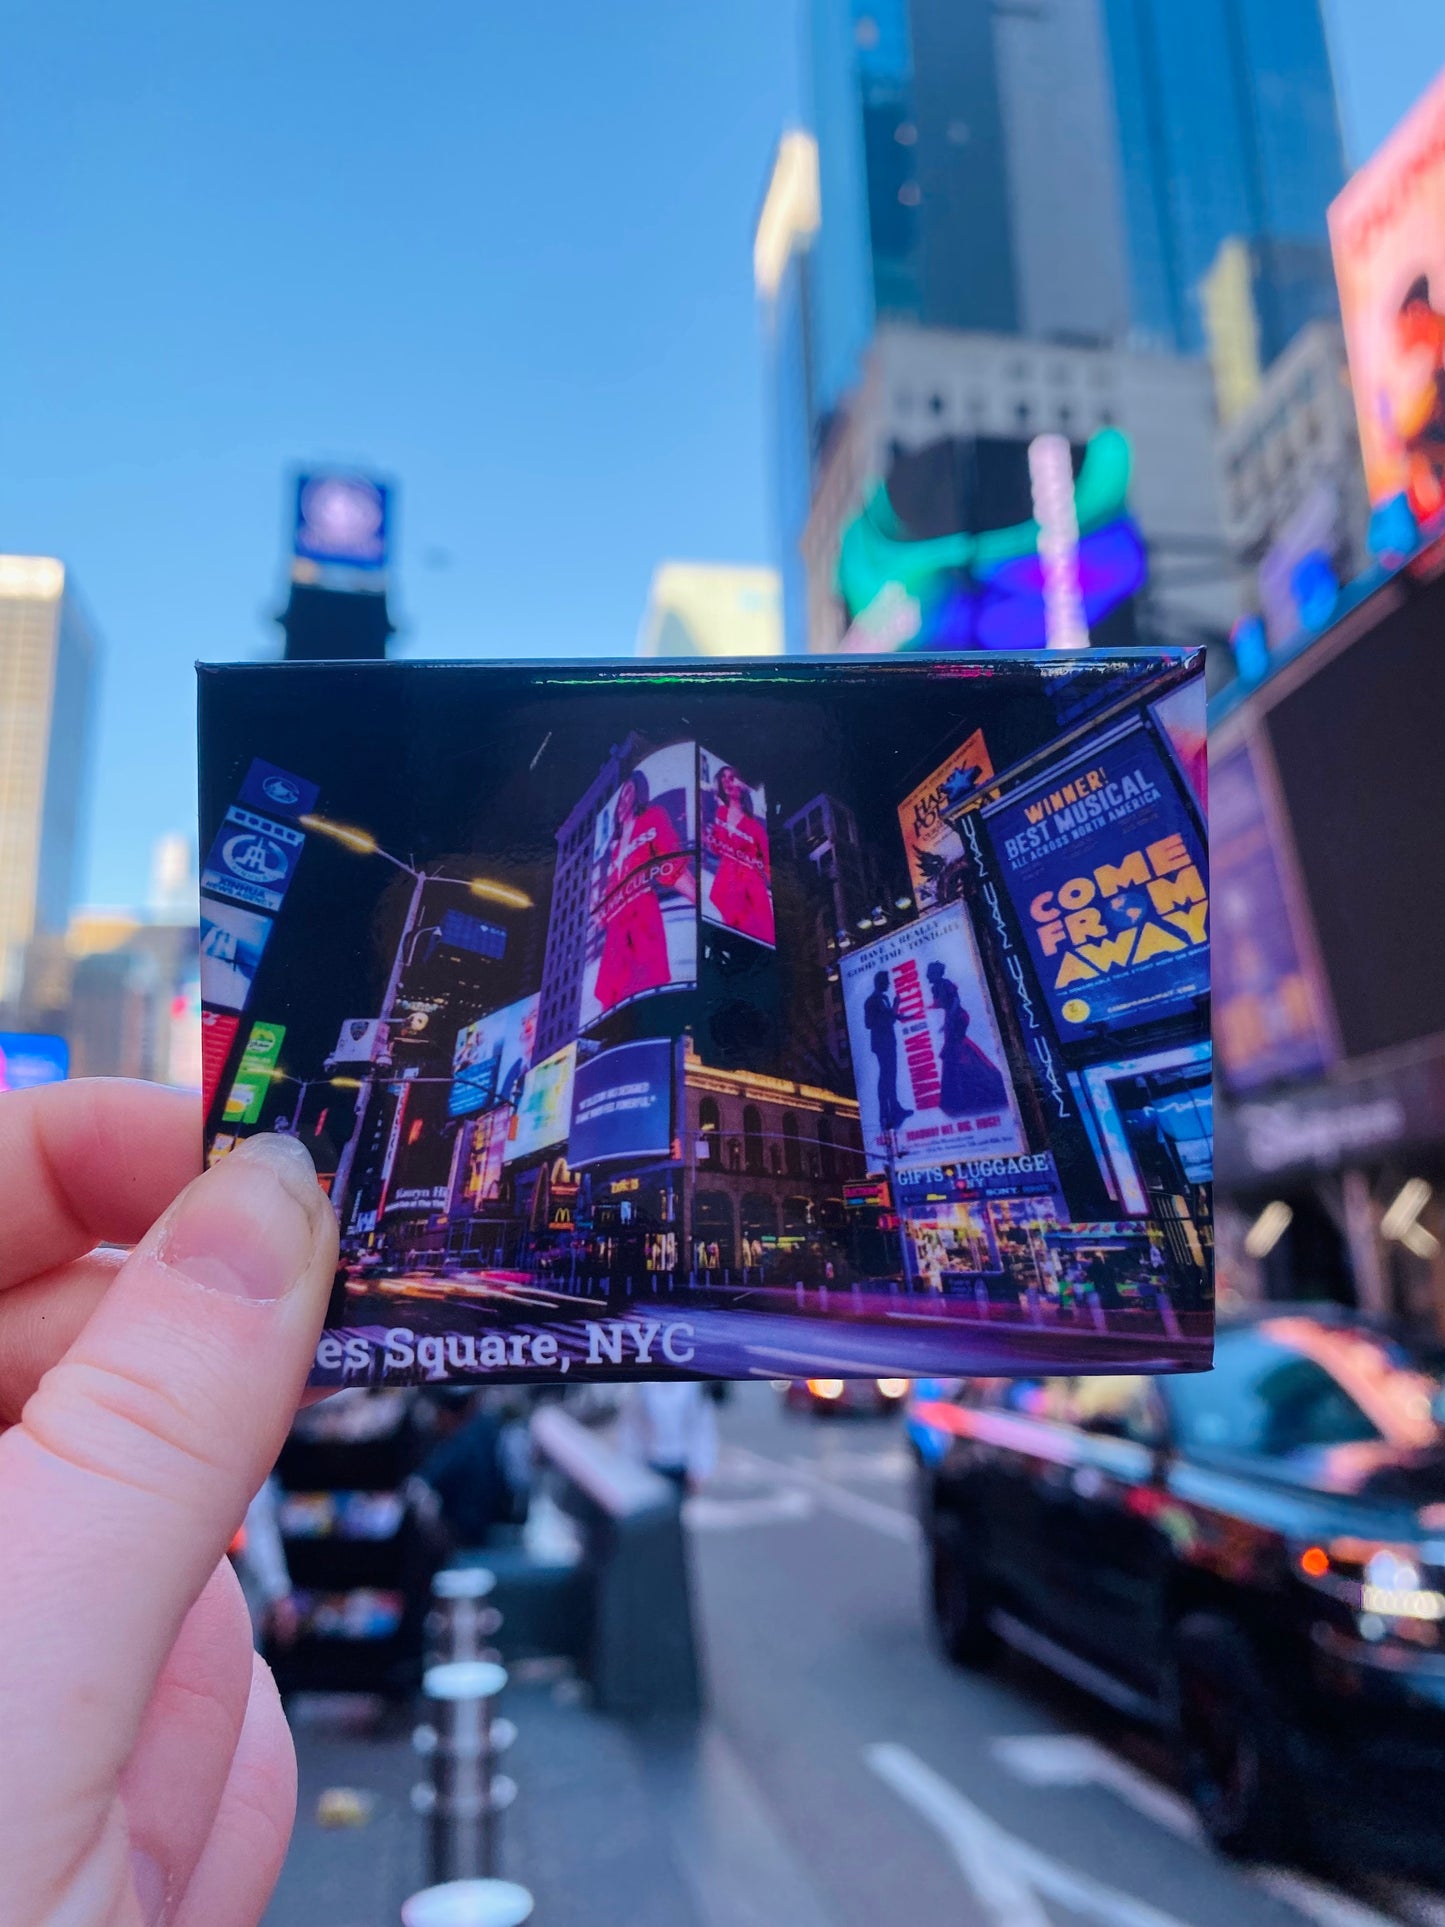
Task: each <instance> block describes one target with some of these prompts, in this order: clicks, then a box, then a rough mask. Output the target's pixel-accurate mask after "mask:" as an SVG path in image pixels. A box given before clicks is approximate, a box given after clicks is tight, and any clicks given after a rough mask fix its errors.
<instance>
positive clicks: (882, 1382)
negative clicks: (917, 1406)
mask: <svg viewBox="0 0 1445 1927" xmlns="http://www.w3.org/2000/svg"><path fill="white" fill-rule="evenodd" d="M877 1385H878V1390H879V1392H880V1393H881V1394H882V1396H883V1397H884V1398H907V1396H908V1380H907V1379H906V1378H880V1379H878V1380H877Z"/></svg>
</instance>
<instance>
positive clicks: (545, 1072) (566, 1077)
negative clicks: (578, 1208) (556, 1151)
mask: <svg viewBox="0 0 1445 1927" xmlns="http://www.w3.org/2000/svg"><path fill="white" fill-rule="evenodd" d="M576 1067H577V1046H576V1045H575V1044H564V1045H563V1047H562V1049H561V1050H559V1051H553V1053H552V1055H551V1056H550V1057H544V1058H543V1059H542V1061H541V1063H540V1064H534V1065H533V1066H532V1068H531V1070H529V1071H528V1072H527V1075H526V1077H525V1078H523V1080H522V1091H521V1096H520V1097H519V1098H518V1100H517V1112H516V1116H515V1118H514V1120H513V1123H512V1134H511V1138H510V1140H509V1142H508V1144H507V1149H506V1158H507V1162H508V1163H513V1162H515V1161H516V1160H517V1159H518V1158H529V1157H531V1156H533V1155H534V1154H535V1153H536V1152H538V1151H545V1150H547V1149H548V1148H549V1147H550V1146H552V1145H554V1144H565V1143H566V1141H567V1126H568V1123H569V1122H570V1120H571V1116H572V1077H573V1073H574V1072H575V1070H576Z"/></svg>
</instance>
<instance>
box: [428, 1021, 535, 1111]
mask: <svg viewBox="0 0 1445 1927" xmlns="http://www.w3.org/2000/svg"><path fill="white" fill-rule="evenodd" d="M539 1003H540V999H539V998H538V997H536V996H531V997H521V998H519V999H518V1000H517V1002H516V1003H514V1004H507V1005H506V1006H505V1007H504V1008H503V1009H501V1010H494V1011H491V1012H490V1013H489V1014H488V1015H487V1016H485V1017H479V1018H478V1019H477V1020H476V1022H475V1023H472V1024H464V1025H463V1026H462V1028H461V1029H460V1030H459V1031H458V1032H457V1042H456V1049H455V1051H454V1052H453V1054H452V1091H451V1100H450V1109H451V1114H452V1116H453V1117H466V1116H468V1115H469V1114H470V1113H471V1112H473V1111H485V1110H487V1109H488V1108H489V1107H490V1106H491V1105H493V1104H515V1103H516V1102H517V1100H518V1098H519V1097H520V1096H521V1091H522V1079H523V1078H524V1077H525V1076H526V1074H527V1072H528V1071H529V1070H530V1068H531V1064H532V1050H533V1046H534V1045H535V1043H536V1041H537V1009H538V1005H539Z"/></svg>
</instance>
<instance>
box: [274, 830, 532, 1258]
mask: <svg viewBox="0 0 1445 1927" xmlns="http://www.w3.org/2000/svg"><path fill="white" fill-rule="evenodd" d="M298 820H299V822H300V825H301V827H302V829H303V830H310V831H312V832H314V833H315V834H316V835H317V836H324V837H329V838H330V840H331V841H332V842H333V843H339V844H340V845H341V847H342V848H343V849H344V850H350V851H351V853H352V855H353V856H367V857H379V858H380V859H381V861H382V862H383V863H389V864H390V865H391V866H392V868H393V869H394V870H403V871H405V872H406V874H407V875H408V876H409V877H410V878H411V879H412V891H411V901H410V903H409V904H408V905H407V912H406V921H405V922H404V923H403V924H402V927H401V935H400V937H399V938H398V940H397V946H396V955H395V956H394V957H393V959H392V964H391V974H390V976H389V977H388V978H387V981H386V989H385V991H384V992H383V993H382V999H381V1009H380V1011H379V1012H378V1013H377V1015H378V1016H379V1017H380V1019H381V1022H382V1024H383V1025H384V1026H387V1027H388V1031H387V1034H388V1036H389V1035H390V1030H389V1026H390V1023H391V1013H392V1006H393V1005H394V1004H395V1002H396V997H397V992H398V990H399V989H400V987H401V975H402V971H403V970H404V969H405V968H406V965H407V963H408V962H409V961H410V954H411V949H412V944H413V939H414V938H415V937H416V935H417V933H418V926H419V925H420V922H421V912H422V900H423V898H424V897H425V895H426V892H427V889H428V887H429V886H431V885H435V884H444V885H449V886H451V887H452V888H454V889H459V890H467V891H469V892H470V893H471V895H472V896H474V897H478V898H480V899H481V900H482V901H483V902H484V903H494V904H496V905H498V906H499V907H500V908H502V909H505V910H530V909H532V908H533V903H532V899H531V898H530V897H529V896H528V895H527V893H526V891H525V890H519V889H517V888H516V886H515V885H513V884H510V883H502V882H500V881H499V880H498V879H497V878H496V877H487V876H448V875H447V874H446V873H445V872H444V871H438V870H428V869H425V868H423V867H421V866H420V865H418V864H415V863H408V862H407V861H406V860H405V859H404V858H402V857H399V856H394V855H393V854H392V852H391V851H390V850H387V849H383V848H382V846H381V844H380V843H378V842H377V840H376V838H375V837H374V836H373V835H372V834H371V832H370V830H362V829H356V828H354V827H353V826H352V825H350V824H347V823H333V822H332V821H331V820H330V818H329V817H325V816H315V815H307V816H303V817H301V818H299V819H298ZM375 1082H376V1079H375V1077H374V1076H373V1075H372V1073H371V1072H370V1071H369V1070H368V1072H367V1074H366V1076H365V1077H363V1078H362V1079H361V1080H360V1087H359V1094H358V1096H357V1100H356V1117H355V1122H354V1123H353V1125H352V1127H351V1135H350V1137H348V1138H347V1140H346V1144H345V1146H344V1147H343V1149H342V1153H341V1157H340V1159H339V1161H338V1163H337V1166H336V1177H335V1179H334V1180H333V1182H332V1186H331V1199H332V1203H333V1204H334V1205H335V1207H336V1215H337V1218H338V1219H339V1220H340V1219H342V1212H343V1209H344V1207H345V1204H346V1193H347V1191H348V1189H349V1187H350V1184H351V1170H352V1166H353V1164H354V1163H355V1161H356V1149H357V1146H358V1145H359V1144H360V1142H361V1133H362V1127H363V1124H364V1122H365V1119H366V1113H367V1111H368V1109H369V1108H370V1104H371V1093H372V1089H373V1086H374V1085H375ZM342 1228H343V1230H344V1229H345V1224H344V1220H342Z"/></svg>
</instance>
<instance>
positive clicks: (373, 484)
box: [292, 473, 391, 571]
mask: <svg viewBox="0 0 1445 1927" xmlns="http://www.w3.org/2000/svg"><path fill="white" fill-rule="evenodd" d="M390 514H391V491H390V489H388V488H387V486H386V484H385V483H384V482H377V481H374V480H373V479H372V478H371V476H369V475H338V474H332V473H322V474H313V475H298V476H297V478H296V520H295V525H294V528H293V531H292V548H293V550H294V552H295V554H296V556H297V557H298V559H299V560H301V561H303V562H318V563H321V564H323V565H327V564H329V565H331V566H333V567H341V568H347V569H365V570H367V571H375V570H380V569H384V568H385V567H386V548H387V535H388V529H387V524H388V521H389V519H390Z"/></svg>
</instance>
